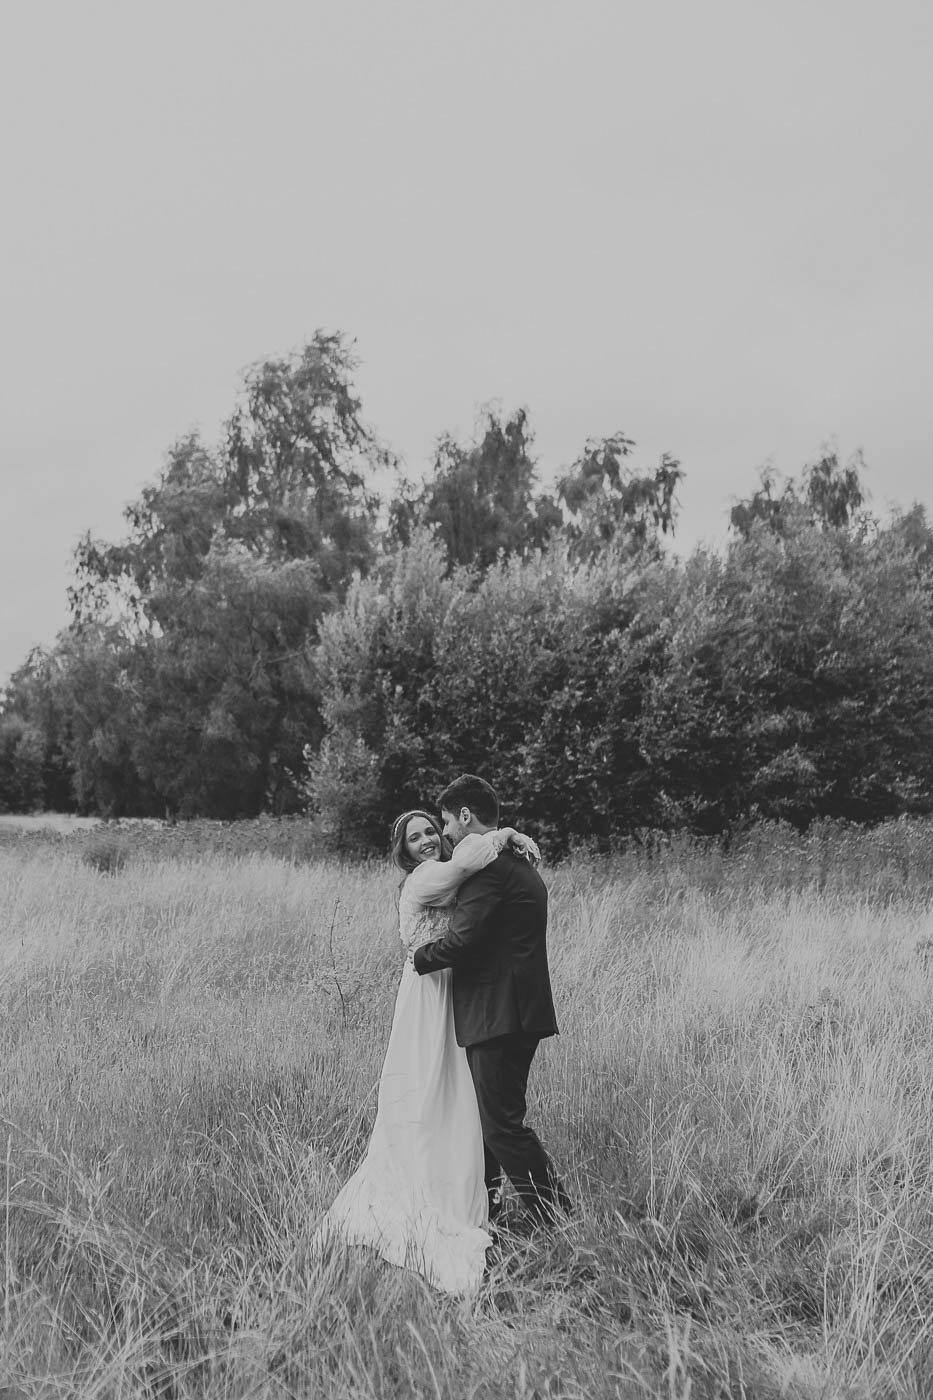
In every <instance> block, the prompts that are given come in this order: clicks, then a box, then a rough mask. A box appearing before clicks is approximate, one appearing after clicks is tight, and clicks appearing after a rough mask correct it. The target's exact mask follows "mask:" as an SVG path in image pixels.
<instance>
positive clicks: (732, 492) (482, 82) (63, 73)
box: [0, 0, 933, 683]
mask: <svg viewBox="0 0 933 1400" xmlns="http://www.w3.org/2000/svg"><path fill="white" fill-rule="evenodd" d="M931 74H933V6H931V5H930V3H929V0H886V3H884V4H882V3H880V0H871V3H869V2H868V0H781V3H773V2H772V3H769V4H764V3H758V2H757V0H706V3H704V4H698V3H696V0H692V3H691V2H690V0H669V2H668V3H662V2H661V0H654V2H653V3H626V0H575V3H573V4H571V3H554V0H494V3H490V2H488V0H459V3H449V2H448V0H420V2H419V3H414V0H358V2H355V0H339V3H337V2H336V0H330V3H327V4H324V3H320V0H301V3H297V2H296V0H294V2H293V0H262V3H258V0H257V2H255V3H252V4H245V3H242V2H241V0H223V3H201V0H184V3H178V0H160V3H158V4H155V3H152V4H148V5H143V4H132V3H126V0H119V3H116V0H106V3H102V0H81V3H75V0H68V3H62V2H61V0H57V2H56V0H51V3H41V0H39V2H37V3H35V4H32V5H29V4H25V3H23V4H19V5H16V6H9V7H7V9H6V10H5V14H4V21H3V39H2V48H0V132H2V136H0V142H2V157H3V158H2V163H0V182H2V187H0V188H2V215H0V425H2V433H0V683H2V681H3V679H4V678H5V676H6V675H7V674H8V672H9V671H10V670H12V669H13V668H14V667H15V666H17V665H18V664H19V663H20V661H22V660H23V658H24V656H25V654H26V652H27V650H28V648H29V647H30V646H32V645H34V644H37V643H42V644H48V643H50V642H51V641H52V640H53V638H54V635H55V633H56V631H57V630H58V629H59V628H60V627H61V626H62V625H63V624H64V622H65V619H66V609H65V588H66V585H67V582H68V579H69V561H70V555H71V551H72V550H73V548H74V545H75V543H76V541H77V538H78V536H79V535H80V534H81V533H82V532H83V531H84V530H86V529H91V530H92V531H93V532H94V533H96V534H99V535H102V536H104V537H105V538H116V537H118V536H119V535H120V534H121V533H122V519H121V511H122V508H123V506H124V505H125V504H126V503H127V502H128V501H130V500H132V499H133V498H134V497H135V496H136V495H137V493H138V492H139V489H140V487H141V486H142V485H143V484H145V483H146V482H148V481H150V480H152V479H153V478H154V477H155V476H156V475H157V473H158V472H159V470H160V468H161V465H162V461H163V454H164V451H165V449H166V448H167V447H168V445H169V444H170V443H171V442H172V441H173V439H175V438H176V437H177V436H179V435H181V434H182V433H184V432H186V431H187V430H189V429H190V428H192V427H194V426H200V428H201V429H202V431H203V433H204V435H205V437H206V438H207V439H208V440H211V439H213V438H214V437H215V435H216V434H217V431H218V428H219V425H220V422H221V420H222V419H223V418H224V417H225V416H226V415H227V414H228V413H229V412H230V409H231V408H232V405H233V402H234V396H235V393H236V388H237V385H238V382H239V378H240V376H241V374H242V371H243V370H244V368H245V367H246V366H247V365H248V364H250V363H251V362H253V361H255V360H257V359H259V358H261V357H263V356H267V355H276V354H281V353H285V352H287V351H289V350H290V349H292V348H295V347H296V346H298V345H299V344H301V343H302V342H303V341H304V340H305V339H307V338H308V337H309V336H310V335H311V334H312V333H313V332H314V330H315V329H316V328H317V327H322V328H324V329H327V330H335V329H339V330H343V331H344V332H346V333H347V335H348V336H350V337H352V338H353V339H355V341H356V348H357V352H358V354H359V356H360V359H361V367H360V371H359V374H358V379H357V385H358V389H359V391H360V393H361V396H362V399H363V407H364V412H365V415H366V417H367V419H368V420H369V421H370V423H371V424H372V425H373V426H374V427H375V428H376V430H377V431H378V432H379V434H380V435H381V436H382V437H383V438H384V439H385V440H386V441H387V442H388V443H389V444H390V445H391V446H392V447H393V448H394V449H395V450H396V451H397V452H398V453H399V454H401V456H402V457H403V458H404V459H405V463H406V466H407V469H408V472H409V474H410V475H412V476H418V475H420V474H421V473H422V472H423V471H424V470H425V468H426V466H427V465H428V463H429V460H430V453H431V445H432V442H433V440H434V439H435V438H436V436H437V435H438V434H439V433H440V432H442V431H444V430H450V431H452V432H455V433H457V434H459V435H461V436H468V435H470V434H471V433H472V430H473V427H474V422H475V419H476V413H477V409H478V407H479V406H480V405H482V404H483V403H484V402H486V401H489V400H493V399H496V400H498V401H499V402H500V403H501V406H502V408H503V409H504V411H505V412H511V411H512V410H513V409H515V408H517V407H519V406H525V407H527V408H528V410H529V412H530V416H531V424H532V427H533V429H534V431H535V433H536V449H537V453H538V458H539V470H540V473H541V476H542V478H543V479H544V480H545V481H548V480H550V479H552V478H553V476H554V475H555V474H556V472H557V471H558V470H559V469H560V468H561V467H564V466H566V465H567V464H568V463H569V462H570V461H572V459H573V457H574V456H575V455H576V454H577V453H578V452H579V450H580V448H581V447H582V446H583V443H584V441H585V440H586V438H587V437H590V436H598V435H604V434H607V433H610V432H613V431H615V430H616V429H622V430H624V431H625V432H626V433H627V434H628V435H629V436H631V437H633V438H634V439H635V440H636V442H637V444H638V448H637V458H636V460H637V462H638V464H639V465H643V466H644V467H646V468H650V467H652V466H653V465H654V464H655V463H656V461H657V459H658V457H659V456H660V454H661V453H662V452H664V451H668V452H671V453H673V454H674V455H675V456H677V457H679V458H680V459H681V461H682V463H683V466H684V469H685V472H686V481H685V483H684V486H683V488H682V491H681V508H682V509H681V521H680V529H679V535H678V538H679V541H680V545H681V547H682V548H683V549H685V550H686V549H688V548H691V547H693V545H695V544H696V543H697V542H698V541H699V540H701V539H707V540H717V539H721V538H722V537H723V535H724V533H725V525H726V521H727V516H728V510H729V505H730V502H731V501H732V500H733V499H734V498H735V497H736V496H737V495H739V494H747V493H748V492H750V491H751V490H752V489H754V486H755V483H756V473H757V471H758V469H759V468H760V467H761V466H762V465H763V464H764V463H765V462H766V461H767V460H769V459H770V460H772V461H773V463H774V465H775V466H776V467H777V468H778V470H780V471H783V472H785V473H788V474H796V472H797V471H798V470H799V469H800V468H801V467H802V466H803V465H804V464H805V462H807V461H808V460H812V459H813V458H814V457H815V456H816V454H817V453H818V452H819V451H820V449H821V447H822V446H823V444H824V443H825V442H827V440H834V441H835V445H836V446H837V447H838V450H839V452H840V455H841V456H842V458H843V459H845V458H847V457H848V456H849V455H850V454H851V453H852V452H853V451H854V450H855V449H857V448H861V449H863V450H864V453H865V457H866V460H867V463H868V467H869V474H868V478H867V480H868V485H869V488H870V490H871V492H872V496H873V504H874V505H875V506H876V507H877V508H879V509H884V508H885V507H886V505H887V504H888V503H890V502H897V503H900V504H902V505H909V504H910V503H911V502H912V501H913V500H915V499H920V500H922V501H924V502H925V504H926V505H927V506H928V507H933V472H931V452H930V449H931V440H933V394H931V379H933V375H931V370H933V253H931V250H933V182H931V171H933V139H931V137H933V99H931V90H933V83H931Z"/></svg>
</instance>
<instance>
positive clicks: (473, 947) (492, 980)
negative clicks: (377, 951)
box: [414, 850, 557, 1045]
mask: <svg viewBox="0 0 933 1400" xmlns="http://www.w3.org/2000/svg"><path fill="white" fill-rule="evenodd" d="M414 964H415V971H416V972H420V973H427V972H437V971H438V970H439V969H440V968H442V967H452V968H453V1003H454V1029H455V1031H456V1035H457V1044H458V1045H477V1044H479V1042H480V1041H483V1040H492V1039H493V1037H494V1036H497V1035H508V1034H509V1033H510V1032H513V1031H526V1032H527V1033H529V1034H531V1035H539V1036H546V1035H556V1034H557V1021H556V1019H555V1016H554V999H553V997H552V995H551V979H550V976H549V974H548V965H547V886H546V885H545V883H544V881H543V880H542V879H541V876H540V875H539V874H538V872H537V871H536V870H535V869H534V868H533V867H532V866H531V865H529V863H528V862H527V861H526V860H522V859H520V858H518V857H516V856H514V855H513V854H512V853H511V851H509V850H504V851H503V852H502V853H501V854H500V855H499V856H498V857H497V859H496V860H494V861H492V862H491V863H490V864H489V865H487V866H486V868H485V869H484V870H480V871H479V872H478V874H476V875H471V876H470V878H469V879H468V880H465V881H464V882H463V884H462V885H461V887H460V894H459V897H458V899H457V904H456V907H455V909H454V911H453V915H452V917H451V920H450V932H449V933H447V934H445V936H444V937H443V938H438V939H437V940H436V941H435V942H433V943H425V944H424V945H423V946H422V947H421V948H418V949H416V950H415V955H414Z"/></svg>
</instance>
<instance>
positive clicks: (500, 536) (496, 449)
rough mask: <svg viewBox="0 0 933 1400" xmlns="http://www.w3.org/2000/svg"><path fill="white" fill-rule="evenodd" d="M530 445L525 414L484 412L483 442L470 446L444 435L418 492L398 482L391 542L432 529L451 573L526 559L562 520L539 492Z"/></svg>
mask: <svg viewBox="0 0 933 1400" xmlns="http://www.w3.org/2000/svg"><path fill="white" fill-rule="evenodd" d="M531 445H532V435H531V432H530V430H529V427H528V416H527V414H526V412H525V410H524V409H519V410H518V411H517V412H516V413H514V414H513V415H512V416H511V418H509V419H507V420H506V421H505V422H503V421H502V419H501V418H500V416H499V415H498V414H497V413H496V412H494V411H493V410H491V409H487V411H486V413H485V425H484V428H483V433H482V437H480V438H479V440H478V441H474V442H473V443H472V444H470V445H468V446H462V445H461V444H459V443H458V442H456V441H455V440H454V439H453V438H452V437H451V436H450V435H449V434H446V433H445V434H444V435H443V436H442V437H441V438H440V439H439V441H438V444H437V449H436V454H435V460H434V472H433V475H432V476H431V478H430V479H429V480H428V481H427V483H426V484H425V486H424V487H423V488H422V490H421V491H420V492H416V491H415V490H414V488H413V487H411V486H410V485H407V484H406V485H403V487H402V489H401V491H400V492H399V494H398V495H397V496H396V497H395V499H394V500H393V502H392V505H391V508H390V531H391V536H392V538H393V539H394V541H395V542H397V543H399V544H403V545H405V544H408V543H410V541H411V539H412V536H413V533H414V530H415V529H416V528H417V527H418V526H428V527H429V528H433V529H435V530H436V531H437V535H438V538H439V539H440V540H441V541H442V542H443V544H444V548H445V551H446V555H447V567H448V569H451V568H455V567H456V566H457V565H477V566H478V567H479V568H480V569H486V568H488V567H489V566H490V565H491V564H492V563H494V562H495V560H496V559H497V558H499V557H500V556H506V557H508V556H510V555H519V556H520V557H525V556H526V555H527V554H528V553H529V551H531V550H533V549H539V548H542V547H543V546H544V545H545V544H546V543H547V541H548V539H549V538H550V537H551V535H552V534H553V533H554V531H555V530H556V529H557V528H559V526H560V525H561V523H562V517H561V513H560V510H559V508H558V506H557V504H556V502H555V501H554V500H553V499H552V498H551V497H550V496H548V495H547V494H541V495H539V494H536V490H535V486H536V471H535V464H534V461H533V460H532V457H531Z"/></svg>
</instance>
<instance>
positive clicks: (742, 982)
mask: <svg viewBox="0 0 933 1400" xmlns="http://www.w3.org/2000/svg"><path fill="white" fill-rule="evenodd" d="M92 835H93V838H94V840H95V841H96V843H97V844H96V845H94V846H88V845H85V846H83V847H82V846H79V845H71V846H69V844H68V841H69V840H70V839H72V838H65V839H61V840H58V841H56V842H54V843H53V842H39V841H37V840H35V839H34V838H30V839H28V840H22V841H19V842H17V843H14V844H8V845H4V846H2V847H0V907H2V910H3V920H2V931H0V973H2V982H0V988H2V1018H0V1082H2V1097H0V1118H2V1122H0V1156H2V1159H3V1162H2V1172H3V1188H2V1194H3V1199H2V1204H0V1257H2V1263H0V1289H2V1293H0V1299H2V1301H0V1307H2V1317H0V1327H2V1337H3V1345H2V1350H0V1396H3V1397H4V1400H12V1397H20V1396H43V1397H46V1396H48V1397H52V1396H72V1395H79V1396H82V1397H97V1396H99V1397H131V1396H136V1395H139V1396H144V1395H145V1396H158V1397H188V1396H191V1397H194V1396H198V1397H202V1396H203V1397H221V1396H223V1397H231V1400H233V1397H247V1396H248V1397H257V1400H258V1397H264V1396H268V1397H273V1396H275V1397H281V1396H312V1395H313V1396H334V1397H351V1396H352V1397H373V1400H388V1397H396V1396H397V1397H402V1396H405V1397H408V1396H425V1397H447V1396H450V1397H461V1396H463V1397H475V1398H476V1400H492V1397H500V1396H501V1397H509V1400H512V1397H521V1400H532V1397H538V1400H546V1398H548V1400H556V1397H568V1400H569V1397H581V1400H583V1397H586V1400H597V1397H604V1396H605V1397H609V1396H621V1397H636V1396H638V1397H648V1396H658V1397H666V1398H667V1400H673V1398H674V1397H677V1398H678V1400H687V1397H691V1400H698V1397H710V1398H711V1400H712V1397H726V1396H728V1397H739V1396H748V1397H756V1400H757V1397H765V1398H766V1400H769V1398H770V1397H774V1398H775V1400H776V1398H777V1397H781V1396H783V1397H791V1398H792V1400H817V1397H820V1400H832V1398H833V1397H843V1396H845V1397H850V1396H852V1397H856V1396H857V1397H863V1396H864V1397H866V1398H867V1397H872V1398H873V1400H884V1397H894V1396H898V1397H900V1396H904V1397H915V1400H926V1398H927V1397H929V1396H930V1395H931V1394H933V1162H931V1153H933V1007H931V995H930V994H931V990H933V916H931V892H933V878H931V869H930V868H929V867H930V866H933V845H931V836H930V829H929V828H928V827H927V828H922V827H910V826H908V825H906V824H897V825H896V826H892V827H888V828H882V829H881V830H880V831H879V832H878V833H874V834H872V835H866V836H859V835H858V834H854V833H848V834H847V833H845V832H842V833H836V834H835V835H832V834H830V833H826V832H824V833H822V834H820V833H817V834H816V835H815V836H813V837H811V838H807V839H805V840H803V839H802V840H800V841H797V842H796V844H795V843H794V842H793V841H791V840H789V839H785V837H784V836H783V835H782V834H781V833H780V832H779V831H775V830H772V831H770V832H768V831H764V832H760V833H758V834H753V835H751V836H749V838H748V839H747V840H746V841H745V842H744V844H743V845H742V847H741V849H738V848H737V849H736V850H735V851H734V852H733V853H732V854H731V855H728V856H723V855H721V854H719V853H717V852H715V851H713V850H712V849H708V848H707V849H704V848H701V847H699V846H697V845H695V844H693V843H690V842H681V843H679V844H678V843H677V842H675V843H673V845H671V846H670V847H668V848H666V849H663V850H659V851H655V852H654V853H652V854H647V853H645V852H641V853H639V854H638V855H632V856H630V857H619V858H617V859H615V860H596V859H591V860H586V859H582V858H580V859H576V860H572V861H569V862H567V863H566V864H564V865H563V866H561V867H559V868H558V869H556V870H553V871H547V870H545V872H544V873H545V877H546V878H547V880H548V883H549V885H550V888H551V908H552V913H551V928H552V932H551V936H550V947H551V962H552V970H553V977H554V983H555V994H556V1000H557V1004H558V1015H559V1019H560V1021H561V1028H562V1034H561V1036H560V1037H559V1038H558V1039H556V1040H554V1041H551V1042H548V1043H547V1044H546V1045H545V1046H544V1047H543V1048H542V1049H541V1051H540V1052H539V1056H538V1059H537V1060H536V1062H535V1067H534V1070H533V1072H532V1080H533V1083H532V1094H531V1115H530V1116H531V1121H533V1122H534V1123H535V1125H536V1126H538V1127H539V1128H540V1130H541V1134H542V1136H543V1138H544V1139H545V1141H546V1142H547V1144H548V1146H549V1147H550V1148H551V1150H552V1151H553V1153H554V1155H555V1156H556V1157H557V1159H558V1161H559V1163H560V1166H561V1168H562V1170H563V1172H564V1174H565V1176H566V1177H567V1178H568V1181H569V1183H570V1184H571V1186H572V1189H573V1192H574V1194H575V1195H576V1197H577V1199H578V1200H579V1202H580V1203H581V1207H582V1210H581V1216H580V1219H579V1220H578V1221H576V1222H575V1223H574V1224H573V1225H572V1226H569V1227H568V1228H567V1229H566V1231H564V1232H563V1233H562V1234H560V1235H558V1236H557V1237H555V1238H551V1239H536V1238H532V1239H531V1240H530V1241H527V1242H524V1243H522V1242H516V1244H515V1248H514V1251H513V1252H512V1253H511V1255H508V1256H507V1257H506V1258H505V1259H504V1260H503V1261H502V1262H501V1263H498V1264H497V1265H496V1266H495V1268H494V1269H493V1272H492V1275H491V1277H490V1279H489V1282H488V1284H487V1285H485V1286H484V1288H483V1289H482V1291H481V1292H480V1293H479V1295H478V1296H476V1297H475V1298H472V1299H466V1300H451V1299H445V1298H443V1297H438V1296H435V1295H433V1294H432V1293H431V1292H430V1291H429V1290H428V1289H427V1288H426V1287H425V1286H424V1285H423V1284H422V1283H421V1282H420V1281H419V1279H418V1278H416V1277H414V1276H411V1275H407V1274H404V1273H402V1272H400V1271H396V1270H394V1269H392V1268H390V1267H389V1266H387V1265H384V1264H381V1263H380V1262H379V1261H377V1260H374V1259H373V1258H372V1257H370V1256H369V1255H368V1254H366V1253H365V1252H363V1253H350V1254H343V1255H340V1254H337V1255H334V1256H333V1257H330V1258H328V1259H326V1260H324V1261H321V1260H319V1259H315V1258H314V1257H313V1256H312V1254H311V1253H310V1251H309V1238H310V1235H311V1233H312V1231H313V1228H314V1226H315V1224H316V1222H317V1220H318V1218H319V1216H320V1214H321V1213H322V1211H323V1210H324V1209H325V1207H326V1205H327V1204H328V1202H329V1201H330V1199H331V1198H332V1197H333V1195H334V1194H335V1193H336V1190H337V1189H338V1187H339V1186H340V1185H341V1184H342V1182H343V1181H344V1180H345V1179H346V1177H347V1176H348V1175H349V1172H350V1171H351V1169H352V1167H353V1166H354V1165H355V1164H356V1162H357V1160H358V1158H359V1156H360V1155H361V1152H362V1150H363V1147H364V1145H365V1143H366V1140H367V1136H368V1132H369V1127H370V1124H371V1122H372V1115H373V1112H374V1109H375V1087H376V1082H377V1078H378V1074H379V1068H380V1063H381V1057H382V1052H383V1047H384V1044H385V1040H386V1036H387V1033H388V1028H389V1023H390V1019H391V1014H392V1005H393V1000H394V993H395V987H396V984H397V980H398V975H399V970H400V960H401V955H400V949H399V946H398V942H397V935H396V928H395V895H396V889H397V880H396V876H395V875H394V873H393V872H392V871H391V870H390V869H388V868H386V867H384V866H381V865H375V864H373V865H369V866H365V865H357V866H346V865H341V864H339V863H337V862H333V861H330V862H328V861H326V860H322V861H319V862H317V863H313V864H307V863H291V862H289V861H286V860H282V859H278V858H275V857H274V856H270V855H254V856H250V855H246V854H238V855H235V854H224V853H223V852H222V851H221V852H217V851H209V852H206V853H204V854H202V855H200V856H198V855H197V854H191V852H190V850H189V849H188V848H187V847H186V854H185V858H184V859H181V858H176V857H173V856H172V855H171V853H170V852H167V851H166V847H165V844H164V842H162V843H154V844H153V843H151V842H150V843H149V844H148V845H147V841H146V839H145V838H144V837H142V838H141V839H140V840H139V841H138V842H130V843H129V845H127V842H126V837H125V834H124V833H120V842H121V843H122V844H121V846H120V850H121V856H120V859H119V860H114V861H112V862H109V863H108V862H107V861H106V860H101V859H99V858H98V857H99V855H100V853H101V851H105V846H104V845H102V844H101V843H102V842H106V840H107V839H109V838H108V837H107V835H106V833H105V834H104V835H103V836H102V835H101V833H100V831H96V832H94V833H92ZM90 839H91V838H90V837H88V838H87V840H90ZM95 853H96V855H95ZM108 870H110V871H115V872H116V873H107V871H108Z"/></svg>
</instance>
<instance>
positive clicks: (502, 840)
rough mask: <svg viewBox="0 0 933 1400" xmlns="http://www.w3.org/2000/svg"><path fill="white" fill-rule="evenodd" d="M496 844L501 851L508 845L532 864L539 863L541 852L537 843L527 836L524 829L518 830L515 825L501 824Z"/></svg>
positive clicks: (496, 835) (496, 836)
mask: <svg viewBox="0 0 933 1400" xmlns="http://www.w3.org/2000/svg"><path fill="white" fill-rule="evenodd" d="M495 839H496V845H497V847H498V849H499V850H500V851H502V850H504V849H505V847H506V846H511V848H512V850H513V851H514V852H515V854H516V855H518V856H521V857H522V858H523V859H524V860H527V861H530V863H531V864H532V865H537V864H538V861H539V860H540V859H541V852H540V851H539V850H538V846H537V843H536V842H535V841H533V840H532V839H531V837H530V836H526V835H525V834H524V832H522V831H516V830H515V827H514V826H501V827H500V828H499V830H498V831H497V832H496V834H495Z"/></svg>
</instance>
